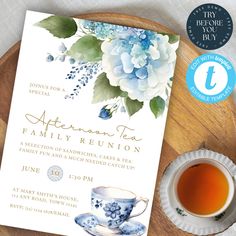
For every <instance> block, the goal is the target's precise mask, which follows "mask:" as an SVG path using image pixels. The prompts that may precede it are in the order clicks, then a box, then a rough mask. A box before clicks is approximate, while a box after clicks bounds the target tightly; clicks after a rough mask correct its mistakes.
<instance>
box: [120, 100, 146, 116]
mask: <svg viewBox="0 0 236 236" xmlns="http://www.w3.org/2000/svg"><path fill="white" fill-rule="evenodd" d="M124 101H125V106H126V110H127V112H128V114H129V116H132V115H133V114H135V113H136V112H138V111H139V110H140V109H141V108H142V107H143V102H139V101H138V100H132V99H130V98H129V97H126V98H125V99H124Z"/></svg>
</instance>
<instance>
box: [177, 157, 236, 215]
mask: <svg viewBox="0 0 236 236" xmlns="http://www.w3.org/2000/svg"><path fill="white" fill-rule="evenodd" d="M173 186H174V196H175V198H176V200H177V201H178V203H179V205H180V206H181V207H182V208H183V209H184V210H185V211H186V212H188V213H189V214H190V215H193V216H197V217H214V216H217V215H219V214H221V213H223V212H224V211H225V210H226V209H227V208H228V207H229V205H230V203H231V202H232V199H233V197H234V193H235V182H234V179H233V176H232V175H231V174H230V172H229V171H228V169H227V168H226V167H225V166H224V165H222V164H221V163H220V162H219V161H217V160H214V159H210V158H199V159H193V160H191V161H189V162H187V163H185V164H184V165H182V166H181V167H180V168H179V169H178V170H177V172H176V175H175V178H174V185H173Z"/></svg>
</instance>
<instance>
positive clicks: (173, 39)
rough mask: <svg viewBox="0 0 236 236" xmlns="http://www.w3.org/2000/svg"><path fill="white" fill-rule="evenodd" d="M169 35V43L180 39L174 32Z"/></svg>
mask: <svg viewBox="0 0 236 236" xmlns="http://www.w3.org/2000/svg"><path fill="white" fill-rule="evenodd" d="M168 36H169V43H171V44H172V43H176V42H178V41H179V40H180V36H179V35H176V34H168Z"/></svg>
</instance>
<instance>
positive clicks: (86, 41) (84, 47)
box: [67, 35, 102, 62]
mask: <svg viewBox="0 0 236 236" xmlns="http://www.w3.org/2000/svg"><path fill="white" fill-rule="evenodd" d="M101 44H102V41H101V40H99V39H97V38H96V37H94V36H92V35H86V36H84V37H82V38H80V39H79V40H77V41H76V42H75V43H74V44H73V45H72V46H71V48H70V50H69V51H68V53H67V54H68V55H69V56H71V57H73V58H74V59H77V60H84V61H89V62H92V61H100V60H101V59H102V50H101Z"/></svg>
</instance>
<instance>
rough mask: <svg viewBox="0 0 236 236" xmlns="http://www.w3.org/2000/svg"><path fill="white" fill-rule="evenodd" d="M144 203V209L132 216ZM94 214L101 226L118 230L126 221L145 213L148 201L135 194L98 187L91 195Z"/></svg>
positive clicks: (117, 189)
mask: <svg viewBox="0 0 236 236" xmlns="http://www.w3.org/2000/svg"><path fill="white" fill-rule="evenodd" d="M139 202H144V204H145V205H144V208H143V209H142V210H141V211H140V212H139V213H136V214H133V215H132V214H131V212H132V210H133V208H134V207H135V206H136V205H137V204H138V203H139ZM91 205H92V213H93V215H95V216H96V217H97V218H98V220H99V224H100V225H102V226H105V227H108V228H110V229H115V228H118V227H119V226H120V225H121V224H122V223H124V222H125V221H126V220H128V219H130V218H133V217H136V216H139V215H141V214H143V213H144V211H145V210H146V208H147V206H148V199H145V198H138V197H137V196H136V195H135V194H134V193H132V192H130V191H127V190H123V189H119V188H113V187H103V186H101V187H97V188H93V189H92V194H91Z"/></svg>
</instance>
